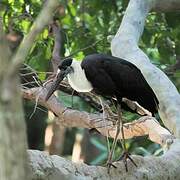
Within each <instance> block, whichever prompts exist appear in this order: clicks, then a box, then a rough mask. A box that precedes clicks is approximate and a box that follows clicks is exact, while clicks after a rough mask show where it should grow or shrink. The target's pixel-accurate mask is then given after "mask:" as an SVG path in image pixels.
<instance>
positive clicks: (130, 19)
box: [111, 0, 180, 137]
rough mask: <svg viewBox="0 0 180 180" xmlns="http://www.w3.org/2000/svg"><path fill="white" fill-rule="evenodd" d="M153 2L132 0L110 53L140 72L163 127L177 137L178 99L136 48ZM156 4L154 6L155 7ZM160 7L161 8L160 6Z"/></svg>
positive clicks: (169, 84)
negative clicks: (131, 64) (155, 104)
mask: <svg viewBox="0 0 180 180" xmlns="http://www.w3.org/2000/svg"><path fill="white" fill-rule="evenodd" d="M152 2H154V3H155V2H158V1H143V0H131V1H130V2H129V5H128V7H127V9H126V12H125V15H124V17H123V20H122V22H121V26H120V27H119V30H118V32H117V34H116V35H115V37H114V39H113V40H112V43H111V50H112V54H113V55H114V56H118V57H121V58H124V59H126V60H128V61H130V62H132V63H134V64H135V65H136V66H137V67H138V68H139V69H141V71H142V73H143V75H144V76H145V78H146V80H147V81H148V83H149V84H150V86H151V87H152V88H153V90H154V92H155V94H156V95H157V98H158V100H159V102H160V106H159V107H160V109H159V114H160V117H161V119H162V120H163V122H164V124H165V126H166V127H167V128H168V129H170V130H171V131H172V132H173V133H174V134H175V135H176V136H177V137H180V121H179V117H180V113H179V109H180V95H179V93H178V91H177V89H176V87H175V86H174V85H173V83H172V82H171V81H170V80H169V78H168V77H167V76H166V75H165V74H164V73H163V72H162V71H161V70H160V69H158V68H157V67H155V66H154V65H152V64H151V63H150V60H149V58H148V57H147V55H146V54H145V53H144V52H143V51H142V50H141V49H139V47H138V41H139V38H140V36H141V35H142V32H143V28H144V23H145V19H146V16H147V15H148V12H149V11H150V10H151V8H152V7H153V6H152ZM165 2H166V1H165ZM161 3H162V1H161ZM158 4H159V3H155V5H157V6H158ZM155 5H154V7H156V6H155ZM162 6H164V4H163V3H162Z"/></svg>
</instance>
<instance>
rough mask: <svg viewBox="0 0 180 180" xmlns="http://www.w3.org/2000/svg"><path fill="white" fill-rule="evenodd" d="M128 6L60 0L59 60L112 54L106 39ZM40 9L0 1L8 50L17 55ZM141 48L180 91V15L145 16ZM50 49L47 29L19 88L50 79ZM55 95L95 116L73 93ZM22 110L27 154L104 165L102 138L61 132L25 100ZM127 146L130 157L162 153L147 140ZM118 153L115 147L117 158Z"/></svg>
mask: <svg viewBox="0 0 180 180" xmlns="http://www.w3.org/2000/svg"><path fill="white" fill-rule="evenodd" d="M127 4H128V1H127V0H112V1H109V0H98V1H97V0H91V1H85V0H76V1H73V0H66V1H65V0H64V1H63V0H62V1H61V6H60V7H59V8H58V9H57V12H56V15H55V17H54V21H55V22H56V23H57V24H58V26H59V28H60V32H59V33H60V38H61V39H60V43H61V51H60V52H59V54H60V57H61V59H63V58H65V57H67V56H71V57H73V58H75V59H77V60H82V59H83V57H84V56H86V55H88V54H91V53H96V52H98V53H105V54H110V53H111V52H110V43H109V42H108V40H107V38H110V37H111V36H112V35H115V33H116V31H117V29H118V27H119V25H120V22H121V20H122V17H123V15H124V11H125V8H126V7H127ZM42 5H43V3H42V1H41V0H4V1H0V14H1V15H2V17H3V22H4V25H5V31H6V33H7V39H8V40H9V44H10V47H11V50H12V51H16V49H17V48H18V45H19V43H20V42H21V40H22V38H23V36H24V35H26V34H27V33H28V32H29V30H30V27H31V25H32V23H33V21H34V20H35V18H36V16H37V15H38V13H39V11H40V9H41V8H42ZM44 18H46V17H44ZM139 46H140V48H141V49H143V51H144V52H145V53H146V54H147V55H148V56H149V57H150V58H151V60H152V63H153V64H155V65H156V66H157V67H159V68H160V69H162V70H163V71H164V72H165V73H166V74H167V75H168V76H169V78H170V79H171V80H172V81H173V82H174V83H175V85H176V87H177V88H178V90H179V88H180V78H179V77H180V13H176V12H172V13H166V14H165V13H154V12H153V13H151V14H149V16H148V18H147V19H146V25H145V29H144V33H143V36H142V38H141V40H140V42H139ZM53 47H54V38H53V35H52V32H51V29H50V28H49V27H47V28H46V29H45V30H44V31H43V32H42V33H41V34H40V35H39V36H38V38H37V39H36V42H35V43H34V45H33V47H32V49H31V51H30V53H29V55H28V57H27V58H26V61H25V63H24V65H23V66H22V68H21V71H20V76H21V82H22V86H24V87H26V88H30V87H35V86H39V85H42V83H43V82H44V81H45V79H46V78H47V77H48V76H49V75H51V74H52V73H51V71H52V67H51V62H50V60H51V57H52V51H53ZM58 96H59V98H60V99H61V101H63V102H64V104H65V105H66V106H67V107H72V108H74V109H78V110H81V111H88V112H97V111H98V108H95V107H94V106H92V105H90V104H89V103H88V102H87V101H86V100H85V99H84V98H82V97H79V96H77V95H75V96H73V97H72V95H71V93H65V92H62V91H60V92H58ZM24 111H25V119H26V124H27V135H28V145H29V148H30V149H39V150H45V151H48V152H49V153H50V154H58V155H61V156H65V157H66V158H69V159H72V160H73V161H75V162H77V161H84V162H86V163H88V164H103V163H105V161H106V158H107V154H108V151H107V145H106V138H105V137H102V136H101V135H98V134H95V135H92V134H90V133H89V131H88V130H87V129H81V128H66V127H63V126H62V125H61V124H57V123H56V122H55V117H54V115H53V114H52V113H50V112H48V111H47V109H45V108H44V107H41V106H39V105H37V106H36V104H34V103H32V102H30V101H25V100H24ZM123 115H124V116H125V117H126V119H127V121H132V120H133V119H135V118H137V117H138V116H137V115H135V114H131V113H128V112H124V113H123ZM157 118H158V117H157ZM110 143H111V141H110ZM126 143H127V147H128V149H129V151H130V152H131V153H132V154H133V153H135V154H141V155H143V156H145V155H150V154H155V155H160V154H161V153H162V149H161V148H160V146H159V145H157V144H154V143H152V142H150V141H149V140H148V139H147V137H138V138H133V139H130V140H128V141H126ZM121 151H122V149H121V146H120V143H119V146H117V148H116V158H117V157H118V156H119V155H120V153H121Z"/></svg>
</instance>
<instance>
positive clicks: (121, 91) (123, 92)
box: [81, 54, 159, 114]
mask: <svg viewBox="0 0 180 180" xmlns="http://www.w3.org/2000/svg"><path fill="white" fill-rule="evenodd" d="M81 67H82V69H84V71H85V75H86V78H87V79H88V81H90V82H91V84H92V86H93V90H94V91H95V92H96V93H97V94H101V95H104V96H110V97H112V96H114V97H116V98H117V100H118V102H119V103H121V102H122V98H123V97H126V98H128V99H130V100H133V101H137V102H138V104H140V105H141V106H142V107H144V108H145V109H147V110H148V111H150V112H151V113H152V114H154V113H156V112H157V109H158V104H159V102H158V99H157V97H156V95H155V94H154V92H153V90H152V88H151V87H150V86H149V84H148V83H147V81H146V80H145V78H144V76H143V74H142V73H141V71H140V70H139V69H138V68H137V67H136V66H135V65H134V64H132V63H130V62H128V61H126V60H124V59H120V58H117V57H113V56H108V55H104V54H92V55H88V56H86V57H85V58H84V60H83V61H82V63H81Z"/></svg>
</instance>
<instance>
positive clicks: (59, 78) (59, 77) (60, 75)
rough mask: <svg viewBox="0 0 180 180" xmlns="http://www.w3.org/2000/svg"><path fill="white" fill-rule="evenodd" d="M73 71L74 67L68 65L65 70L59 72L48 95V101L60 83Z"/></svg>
mask: <svg viewBox="0 0 180 180" xmlns="http://www.w3.org/2000/svg"><path fill="white" fill-rule="evenodd" d="M70 72H72V68H71V67H68V68H67V69H66V70H65V71H63V70H61V71H59V72H58V74H57V76H56V79H55V81H54V82H53V84H52V86H51V88H50V90H49V92H48V93H47V95H46V98H45V100H46V101H47V100H48V99H49V98H50V97H51V95H52V94H53V93H54V92H55V91H56V90H57V89H58V86H59V84H60V83H61V81H62V80H63V79H64V78H65V77H66V76H67V75H68V74H69V73H70Z"/></svg>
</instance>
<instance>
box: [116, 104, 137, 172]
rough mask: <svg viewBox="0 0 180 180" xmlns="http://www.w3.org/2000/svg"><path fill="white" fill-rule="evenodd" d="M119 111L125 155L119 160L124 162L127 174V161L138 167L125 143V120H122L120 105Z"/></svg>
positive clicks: (118, 106)
mask: <svg viewBox="0 0 180 180" xmlns="http://www.w3.org/2000/svg"><path fill="white" fill-rule="evenodd" d="M117 111H118V119H119V120H118V121H119V126H120V128H119V129H120V131H121V135H122V143H121V144H122V148H123V151H124V152H123V154H122V155H121V156H120V158H119V159H118V160H123V162H124V165H125V168H126V172H127V171H128V166H127V159H129V160H130V161H131V162H132V163H133V164H134V165H135V166H136V167H137V165H136V163H135V162H134V160H133V159H132V158H131V157H130V153H129V152H128V150H127V147H126V143H125V136H124V128H123V120H122V116H121V107H120V105H119V104H118V105H117Z"/></svg>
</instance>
